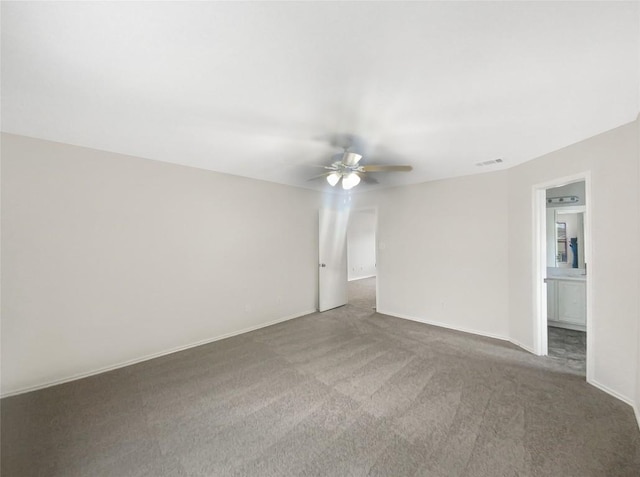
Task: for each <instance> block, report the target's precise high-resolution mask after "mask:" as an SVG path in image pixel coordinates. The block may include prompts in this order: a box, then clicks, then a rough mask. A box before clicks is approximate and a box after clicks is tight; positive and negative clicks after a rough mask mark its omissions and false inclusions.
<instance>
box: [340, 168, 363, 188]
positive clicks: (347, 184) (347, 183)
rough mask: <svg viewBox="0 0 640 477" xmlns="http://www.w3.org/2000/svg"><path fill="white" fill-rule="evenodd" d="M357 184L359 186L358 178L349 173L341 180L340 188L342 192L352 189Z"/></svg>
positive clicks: (353, 173)
mask: <svg viewBox="0 0 640 477" xmlns="http://www.w3.org/2000/svg"><path fill="white" fill-rule="evenodd" d="M358 184H360V176H359V175H358V174H356V173H355V172H350V173H349V174H347V175H345V176H344V178H343V179H342V188H343V189H344V190H349V189H353V188H354V187H355V186H357V185H358Z"/></svg>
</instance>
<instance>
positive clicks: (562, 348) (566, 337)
mask: <svg viewBox="0 0 640 477" xmlns="http://www.w3.org/2000/svg"><path fill="white" fill-rule="evenodd" d="M548 330H549V357H550V358H553V359H555V360H562V361H564V362H565V363H566V365H567V366H568V367H570V368H571V369H573V370H574V371H577V372H580V373H581V374H585V373H586V356H587V333H585V332H584V331H574V330H567V329H564V328H556V327H555V326H549V328H548Z"/></svg>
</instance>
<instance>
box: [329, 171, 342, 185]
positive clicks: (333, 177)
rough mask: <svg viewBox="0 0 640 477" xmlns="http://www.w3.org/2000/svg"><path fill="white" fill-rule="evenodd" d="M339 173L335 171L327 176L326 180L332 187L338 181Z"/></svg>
mask: <svg viewBox="0 0 640 477" xmlns="http://www.w3.org/2000/svg"><path fill="white" fill-rule="evenodd" d="M340 177H341V176H340V174H338V173H337V172H332V173H331V174H329V175H328V176H327V182H328V183H329V185H330V186H331V187H334V186H335V185H336V184H337V183H338V182H339V181H340Z"/></svg>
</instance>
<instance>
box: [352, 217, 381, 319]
mask: <svg viewBox="0 0 640 477" xmlns="http://www.w3.org/2000/svg"><path fill="white" fill-rule="evenodd" d="M376 232H377V210H376V209H375V208H367V209H356V210H353V211H352V212H351V214H350V216H349V225H348V227H347V270H348V271H347V277H348V284H347V303H348V304H349V305H351V306H352V307H354V308H357V309H359V310H362V311H367V312H373V311H375V309H376V297H377V293H376V291H377V259H376Z"/></svg>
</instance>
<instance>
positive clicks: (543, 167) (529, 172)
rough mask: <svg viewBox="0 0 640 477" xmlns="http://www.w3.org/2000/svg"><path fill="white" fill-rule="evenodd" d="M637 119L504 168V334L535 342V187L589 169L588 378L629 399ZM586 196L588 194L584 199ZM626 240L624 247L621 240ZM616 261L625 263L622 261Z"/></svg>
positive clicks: (634, 316)
mask: <svg viewBox="0 0 640 477" xmlns="http://www.w3.org/2000/svg"><path fill="white" fill-rule="evenodd" d="M637 128H638V126H637V124H636V122H634V123H630V124H627V125H625V126H622V127H619V128H617V129H614V130H612V131H609V132H606V133H604V134H600V135H598V136H594V137H593V138H590V139H587V140H585V141H582V142H580V143H578V144H575V145H572V146H569V147H567V148H564V149H561V150H559V151H556V152H553V153H551V154H547V155H545V156H543V157H541V158H538V159H535V160H533V161H529V162H527V163H524V164H522V165H520V166H517V167H514V168H512V169H509V171H508V173H509V198H508V202H509V215H508V217H509V234H508V235H509V327H510V328H509V334H510V336H511V338H512V339H513V340H514V341H515V342H519V343H521V344H522V345H524V346H526V347H528V348H533V346H534V336H533V335H534V328H533V325H532V324H533V316H532V313H533V309H534V307H533V301H532V300H533V290H534V283H533V280H534V274H533V272H532V268H533V257H534V244H533V233H532V227H533V216H532V215H533V186H534V185H535V184H541V183H545V182H548V181H551V180H553V179H556V178H561V177H566V176H571V175H574V174H577V173H580V172H583V171H591V178H592V184H591V186H592V193H591V198H590V200H591V204H590V214H591V215H590V216H589V217H588V219H589V220H590V223H591V232H592V237H591V238H592V257H591V259H592V261H591V263H589V264H588V274H589V275H590V279H591V280H592V287H593V297H592V304H593V307H592V315H591V316H592V319H593V322H592V326H593V330H594V333H593V336H592V338H593V339H595V341H594V342H593V343H592V347H591V348H590V349H589V350H588V352H589V353H594V355H595V357H596V359H595V363H594V370H593V371H594V375H593V379H594V381H595V383H596V384H598V385H600V386H602V387H604V388H606V389H607V390H609V391H611V392H613V393H615V394H617V395H618V396H620V397H621V398H623V399H625V400H626V401H628V402H633V400H634V396H635V389H634V379H635V378H634V377H635V376H636V375H637V370H636V367H637V364H636V361H637V360H636V352H637V347H638V338H637V336H638V289H639V279H640V277H639V269H640V264H639V256H638V247H634V246H631V244H637V243H638V242H639V240H640V238H639V230H638V221H636V220H628V218H629V217H638V197H637V194H638V192H637V191H638V188H639V187H640V184H639V180H638V138H637V134H638V131H637ZM588 200H589V199H588ZM621 242H626V243H627V244H629V246H627V247H624V246H621ZM621 264H624V266H622V265H621Z"/></svg>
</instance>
